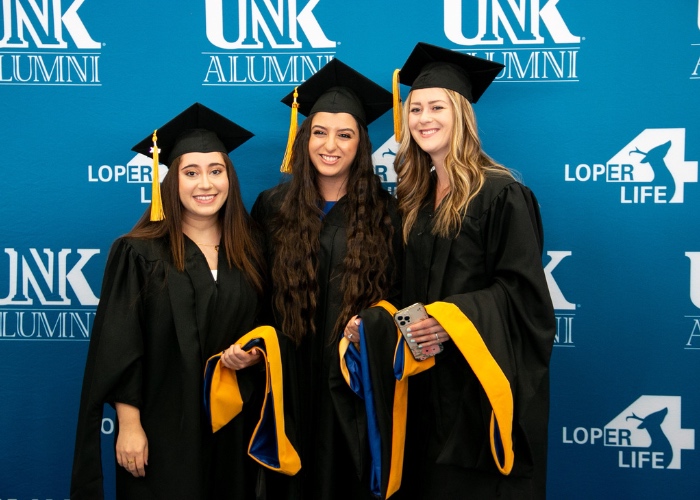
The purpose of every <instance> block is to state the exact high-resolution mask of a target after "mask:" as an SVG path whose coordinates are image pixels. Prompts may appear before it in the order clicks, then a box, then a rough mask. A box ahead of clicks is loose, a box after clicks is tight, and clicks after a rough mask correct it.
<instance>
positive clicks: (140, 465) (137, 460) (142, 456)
mask: <svg viewBox="0 0 700 500" xmlns="http://www.w3.org/2000/svg"><path fill="white" fill-rule="evenodd" d="M117 462H118V463H119V465H120V466H122V467H124V468H125V469H126V470H127V471H129V473H130V474H131V475H132V476H134V477H144V476H145V475H146V465H148V451H147V450H146V451H145V452H144V453H137V454H135V455H130V454H127V453H124V454H122V455H121V458H118V459H117Z"/></svg>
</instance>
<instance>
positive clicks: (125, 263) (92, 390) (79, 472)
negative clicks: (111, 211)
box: [71, 239, 149, 500]
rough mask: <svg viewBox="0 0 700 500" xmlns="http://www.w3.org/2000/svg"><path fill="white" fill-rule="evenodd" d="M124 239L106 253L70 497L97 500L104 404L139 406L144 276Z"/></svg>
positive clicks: (141, 262) (100, 492)
mask: <svg viewBox="0 0 700 500" xmlns="http://www.w3.org/2000/svg"><path fill="white" fill-rule="evenodd" d="M148 265H149V263H147V262H145V261H144V259H143V258H142V257H141V256H139V255H138V254H137V252H136V251H135V250H134V249H133V248H132V247H131V245H130V244H129V243H128V241H127V240H124V239H120V240H117V242H115V244H114V245H113V246H112V249H111V251H110V254H109V257H108V260H107V266H106V269H105V275H104V279H103V285H102V292H101V297H100V303H99V305H98V308H97V313H96V316H95V322H94V325H93V329H92V336H91V339H90V346H89V348H88V355H87V362H86V366H85V374H84V377H83V387H82V393H81V398H80V410H79V414H78V427H77V432H76V444H75V452H74V457H73V473H72V481H71V498H72V499H74V500H78V499H83V498H84V499H91V500H92V499H101V498H103V496H104V493H103V486H102V479H103V476H102V461H101V448H100V440H101V424H102V411H103V406H104V404H105V403H109V404H114V403H117V402H121V403H126V404H129V405H132V406H136V407H137V408H140V407H141V404H142V398H141V387H142V385H141V384H142V383H141V379H142V366H141V357H142V355H143V337H142V335H143V332H142V328H141V324H142V321H141V320H142V316H143V310H142V309H143V308H142V305H141V304H142V301H141V294H142V291H143V285H144V280H143V276H144V271H145V268H146V267H147V266H148Z"/></svg>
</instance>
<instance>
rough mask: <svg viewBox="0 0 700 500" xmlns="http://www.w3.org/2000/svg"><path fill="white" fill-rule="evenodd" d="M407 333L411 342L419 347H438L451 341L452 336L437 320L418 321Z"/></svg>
mask: <svg viewBox="0 0 700 500" xmlns="http://www.w3.org/2000/svg"><path fill="white" fill-rule="evenodd" d="M407 332H408V333H407V335H406V336H407V337H408V339H409V342H411V343H414V344H417V345H418V347H427V346H432V345H437V344H441V343H443V342H447V341H448V340H450V335H449V334H448V333H447V332H446V331H445V329H444V328H443V327H442V325H441V324H440V323H438V322H437V320H436V319H435V318H428V319H425V320H423V321H418V322H416V323H414V324H412V325H411V326H410V327H409V328H408V329H407Z"/></svg>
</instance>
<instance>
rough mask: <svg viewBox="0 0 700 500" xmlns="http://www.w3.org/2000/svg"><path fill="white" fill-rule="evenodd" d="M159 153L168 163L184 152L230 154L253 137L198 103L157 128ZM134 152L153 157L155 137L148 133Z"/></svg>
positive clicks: (135, 147)
mask: <svg viewBox="0 0 700 500" xmlns="http://www.w3.org/2000/svg"><path fill="white" fill-rule="evenodd" d="M156 133H157V136H158V147H159V148H160V153H159V154H160V156H161V157H163V158H165V159H166V160H167V161H166V164H167V165H170V164H171V163H172V161H173V160H174V159H175V158H177V157H178V156H180V155H183V154H185V153H213V152H219V153H223V154H228V153H229V152H231V151H233V150H234V149H236V148H237V147H238V146H240V145H241V144H243V143H244V142H246V141H247V140H248V139H250V138H251V137H253V134H252V133H251V132H249V131H248V130H246V129H244V128H243V127H241V126H239V125H237V124H235V123H233V122H232V121H231V120H229V119H228V118H226V117H225V116H222V115H220V114H219V113H217V112H216V111H214V110H212V109H209V108H207V107H206V106H204V105H203V104H200V103H198V102H196V103H194V104H193V105H192V106H190V107H189V108H187V109H186V110H184V111H183V112H182V113H180V114H179V115H177V116H176V117H175V118H173V119H172V120H170V121H169V122H168V123H166V124H165V125H163V126H162V127H160V128H158V129H157V130H156ZM131 149H132V151H136V152H137V153H141V154H144V155H146V156H151V157H152V156H153V139H152V136H151V135H149V136H148V137H146V138H145V139H144V140H142V141H141V142H139V143H138V144H137V145H136V146H134V147H133V148H131Z"/></svg>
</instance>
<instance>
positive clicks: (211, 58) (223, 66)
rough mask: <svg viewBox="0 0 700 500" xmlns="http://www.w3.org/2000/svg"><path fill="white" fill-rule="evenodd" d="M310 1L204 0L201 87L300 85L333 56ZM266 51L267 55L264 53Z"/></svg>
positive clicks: (315, 2)
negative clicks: (299, 5)
mask: <svg viewBox="0 0 700 500" xmlns="http://www.w3.org/2000/svg"><path fill="white" fill-rule="evenodd" d="M320 1H321V0H309V1H308V3H307V4H306V5H305V6H304V7H303V8H302V9H301V10H298V9H297V0H279V1H278V2H276V6H275V5H274V3H275V2H271V1H269V0H206V1H205V9H206V34H207V39H208V40H209V42H210V43H211V44H212V45H213V46H214V47H216V49H217V51H216V52H207V53H206V54H205V55H206V56H207V70H206V72H205V75H204V81H203V83H202V84H203V85H219V86H220V85H236V86H240V85H255V86H264V85H265V86H270V85H285V86H286V85H297V84H299V83H302V82H304V81H306V79H308V77H309V76H311V75H313V74H314V73H316V72H317V71H318V70H319V69H321V68H322V67H323V66H324V65H325V64H326V63H328V62H329V61H330V60H331V59H333V56H334V55H335V52H334V51H335V47H336V42H334V41H332V40H329V39H328V37H327V36H326V34H325V33H324V31H323V28H322V27H321V25H320V23H319V22H318V20H317V19H316V15H315V14H314V9H315V8H316V7H317V6H318V4H319V2H320ZM263 51H264V53H262V52H263Z"/></svg>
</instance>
